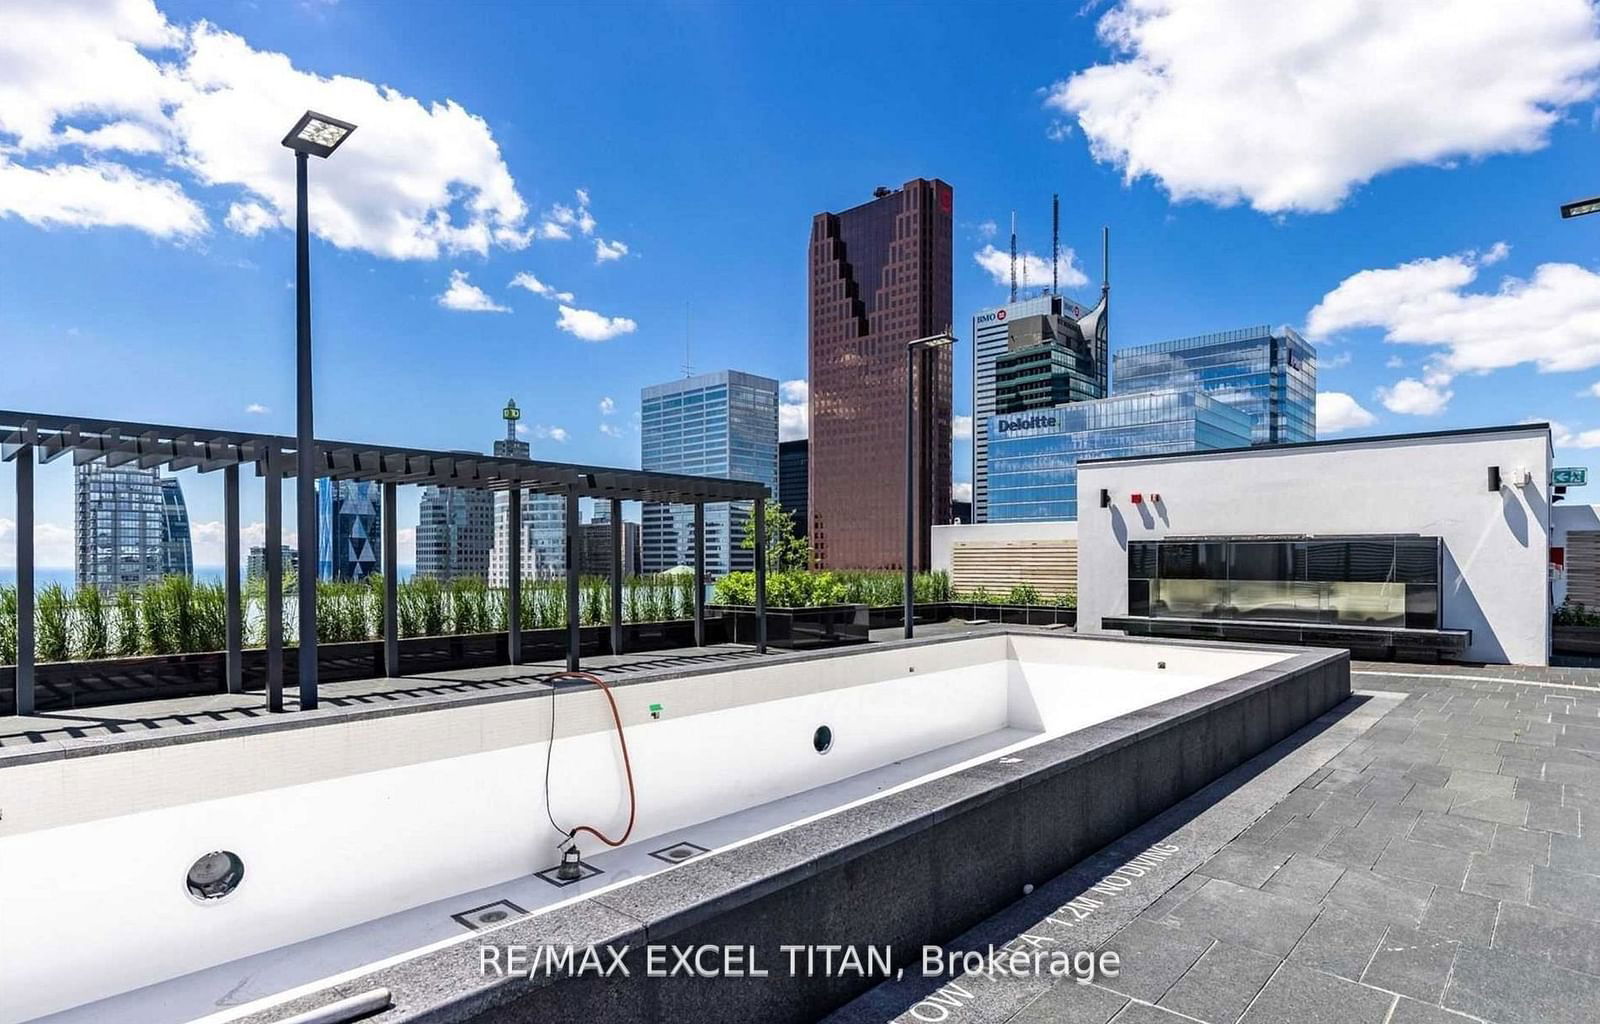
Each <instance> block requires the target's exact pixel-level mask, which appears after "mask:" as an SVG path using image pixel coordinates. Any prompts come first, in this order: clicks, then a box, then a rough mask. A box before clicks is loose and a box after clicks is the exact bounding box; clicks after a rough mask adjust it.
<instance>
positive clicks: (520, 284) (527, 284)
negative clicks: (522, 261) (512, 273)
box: [511, 270, 574, 302]
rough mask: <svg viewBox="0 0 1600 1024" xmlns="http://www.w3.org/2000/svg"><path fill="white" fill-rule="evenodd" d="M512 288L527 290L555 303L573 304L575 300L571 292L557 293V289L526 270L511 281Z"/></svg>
mask: <svg viewBox="0 0 1600 1024" xmlns="http://www.w3.org/2000/svg"><path fill="white" fill-rule="evenodd" d="M511 287H513V288H526V289H527V290H528V291H530V292H532V293H533V294H535V295H543V296H544V297H545V298H547V299H550V300H552V301H554V302H571V301H573V299H574V296H573V294H572V293H571V292H563V291H557V290H556V289H555V288H553V287H551V286H550V285H547V284H545V283H544V282H543V281H541V280H539V279H538V278H537V277H534V276H533V275H532V274H530V273H528V272H527V271H526V270H524V271H523V272H522V273H520V274H518V275H517V276H516V277H513V278H512V279H511Z"/></svg>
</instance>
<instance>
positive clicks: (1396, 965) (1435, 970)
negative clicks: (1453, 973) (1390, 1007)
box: [1361, 925, 1458, 1003]
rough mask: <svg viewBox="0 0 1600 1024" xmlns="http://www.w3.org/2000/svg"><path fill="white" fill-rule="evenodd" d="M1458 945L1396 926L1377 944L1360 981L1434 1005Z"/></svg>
mask: <svg viewBox="0 0 1600 1024" xmlns="http://www.w3.org/2000/svg"><path fill="white" fill-rule="evenodd" d="M1457 946H1458V943H1456V942H1454V941H1452V940H1450V939H1447V938H1444V937H1443V936H1440V935H1434V934H1432V933H1429V932H1421V931H1418V930H1416V929H1415V928H1406V927H1404V926H1401V925H1395V926H1393V927H1392V928H1390V929H1389V931H1388V933H1387V934H1385V935H1384V937H1383V941H1382V942H1380V943H1378V951H1377V952H1376V953H1374V954H1373V955H1372V962H1371V963H1370V964H1368V965H1367V970H1366V973H1365V974H1363V975H1362V976H1361V981H1362V982H1363V983H1365V984H1368V985H1373V986H1376V987H1378V988H1381V989H1387V990H1388V991H1390V992H1398V993H1400V994H1401V995H1406V996H1411V997H1412V998H1413V999H1420V1000H1422V1001H1423V1002H1427V1003H1437V1002H1438V1001H1439V997H1440V996H1441V995H1443V994H1444V986H1445V982H1446V981H1448V980H1449V978H1450V965H1451V964H1452V963H1453V962H1454V961H1455V957H1456V948H1457Z"/></svg>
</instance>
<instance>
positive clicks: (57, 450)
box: [0, 410, 767, 715]
mask: <svg viewBox="0 0 1600 1024" xmlns="http://www.w3.org/2000/svg"><path fill="white" fill-rule="evenodd" d="M67 454H71V456H72V461H73V464H74V465H75V466H81V465H86V464H88V463H93V462H100V463H104V464H105V465H108V466H122V465H127V464H129V463H136V464H137V465H138V466H139V468H141V469H153V468H163V469H167V470H171V471H177V470H182V469H196V470H199V471H200V472H202V473H207V472H214V471H216V470H221V471H222V474H223V519H224V523H223V526H224V534H225V537H226V540H225V562H226V570H225V576H226V580H225V587H226V592H227V644H226V656H227V688H228V692H230V693H243V692H244V682H243V673H242V662H241V655H240V649H241V646H242V637H243V619H242V612H243V609H242V602H241V595H240V581H239V577H240V568H241V563H240V557H239V525H240V521H239V467H241V466H247V465H248V466H252V467H254V470H255V473H256V475H257V476H259V477H261V478H262V479H263V480H264V481H265V484H266V501H265V506H266V508H265V518H266V539H265V543H266V586H267V598H266V609H265V611H266V617H267V618H266V627H267V630H266V632H267V682H266V694H267V706H268V708H269V709H270V710H273V711H281V710H283V628H282V626H283V622H282V619H283V557H282V551H283V547H282V538H283V500H282V487H283V481H284V479H286V478H291V477H294V476H295V464H296V457H297V455H298V452H297V451H296V445H295V439H294V438H292V437H285V436H281V435H276V434H251V433H245V432H242V431H236V430H210V429H206V428H204V427H174V426H162V425H158V424H151V423H131V422H127V421H117V420H103V419H93V418H88V417H74V416H55V415H47V414H44V413H31V412H13V411H9V410H0V461H7V462H15V463H16V484H17V538H16V544H17V671H16V703H17V713H18V714H19V715H28V714H32V713H33V711H34V692H33V691H34V621H33V619H34V585H33V584H34V581H33V561H34V558H33V555H34V552H33V529H34V500H33V499H34V494H33V470H34V463H35V460H36V459H37V461H38V462H40V463H47V462H52V461H54V460H56V459H58V458H61V457H62V456H64V455H67ZM312 456H313V463H314V465H315V466H316V469H317V475H318V476H326V477H330V478H332V479H336V480H356V481H371V482H376V483H380V484H382V485H383V507H384V508H385V509H386V512H385V514H384V516H383V543H382V548H383V584H384V593H383V645H384V657H383V663H384V668H385V672H386V673H387V674H388V675H389V676H398V675H399V666H400V651H399V630H398V628H397V613H396V589H395V588H396V584H397V581H398V575H399V574H398V569H399V566H398V561H397V553H398V551H397V545H396V539H395V538H396V533H395V519H396V516H395V515H394V514H393V512H392V510H393V509H394V508H395V501H396V489H397V488H398V486H399V485H400V484H419V485H428V484H433V485H437V486H439V487H457V488H469V489H474V490H490V491H505V492H507V494H508V501H507V504H508V506H509V507H508V509H507V527H508V530H509V541H510V547H511V551H510V557H509V558H508V560H507V561H508V563H509V565H508V568H509V584H510V585H509V588H508V589H509V591H510V593H509V600H508V602H507V605H508V607H509V609H510V610H509V613H508V615H507V623H506V628H507V650H508V653H509V660H510V662H511V664H513V665H516V664H520V663H521V662H522V622H521V617H520V607H521V593H522V494H523V492H524V491H534V492H538V493H544V494H561V495H564V496H565V497H566V544H567V572H566V591H567V594H566V596H567V629H568V638H567V667H568V668H569V669H576V668H577V667H578V650H579V609H578V598H579V590H578V544H577V536H578V499H579V498H583V497H588V498H591V499H595V500H606V501H609V502H610V503H611V524H612V526H611V644H612V647H611V649H612V650H613V651H621V650H622V533H623V528H622V502H624V501H659V502H667V503H673V504H688V505H693V506H694V552H695V556H694V574H695V588H694V636H695V644H696V645H697V646H700V645H703V644H704V642H705V583H706V579H705V576H706V565H705V506H706V503H707V502H722V501H753V502H754V503H755V504H754V508H755V532H756V551H757V552H762V551H765V549H766V543H765V542H766V522H765V515H764V513H765V505H766V502H765V499H766V497H767V488H766V487H765V486H764V485H762V484H758V483H752V482H748V481H743V480H724V479H719V478H716V477H700V476H684V475H680V474H674V473H649V472H643V471H640V470H631V469H615V468H609V467H604V466H583V465H577V464H574V463H566V462H545V461H542V460H539V459H519V458H510V457H504V456H498V455H480V454H477V453H473V452H444V451H430V450H427V449H420V448H404V447H396V446H392V445H381V444H362V443H358V442H351V441H322V440H319V441H317V442H316V446H315V450H314V451H313V453H312ZM316 547H317V544H316V538H314V537H312V538H305V537H302V538H300V540H299V548H300V570H301V571H302V572H305V571H312V572H314V571H315V556H316ZM308 555H309V557H308ZM755 575H756V649H757V650H758V651H760V652H762V653H765V651H766V640H767V628H766V627H767V624H766V559H765V558H761V557H757V558H756V559H755ZM312 664H315V662H314V660H313V662H312ZM299 687H300V694H301V705H302V707H314V706H315V705H316V697H317V680H316V677H315V672H314V671H313V673H312V677H311V678H310V679H307V678H305V673H303V672H302V673H301V677H300V679H299Z"/></svg>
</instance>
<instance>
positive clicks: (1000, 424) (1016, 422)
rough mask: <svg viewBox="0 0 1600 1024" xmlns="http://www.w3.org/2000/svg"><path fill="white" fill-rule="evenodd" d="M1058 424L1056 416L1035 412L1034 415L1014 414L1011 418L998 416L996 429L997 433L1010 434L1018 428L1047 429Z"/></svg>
mask: <svg viewBox="0 0 1600 1024" xmlns="http://www.w3.org/2000/svg"><path fill="white" fill-rule="evenodd" d="M1055 426H1056V418H1055V417H1054V416H1049V415H1046V414H1044V413H1034V414H1033V415H1032V416H1012V417H1010V418H1000V417H997V418H996V419H995V421H994V429H995V433H997V434H1009V433H1011V432H1013V431H1016V430H1045V429H1053V428H1054V427H1055Z"/></svg>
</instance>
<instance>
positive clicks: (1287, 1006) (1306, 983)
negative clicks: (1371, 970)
mask: <svg viewBox="0 0 1600 1024" xmlns="http://www.w3.org/2000/svg"><path fill="white" fill-rule="evenodd" d="M1394 1001H1395V997H1394V996H1392V995H1390V994H1388V993H1387V992H1379V991H1378V990H1377V989H1372V988H1368V987H1366V986H1365V985H1358V984H1356V983H1355V982H1353V981H1346V980H1344V979H1343V978H1336V977H1334V976H1333V975H1331V974H1322V973H1321V972H1318V971H1313V970H1309V969H1307V968H1304V967H1299V966H1296V965H1295V964H1293V963H1286V964H1284V965H1283V967H1281V968H1280V969H1279V970H1278V973H1276V974H1274V975H1273V976H1272V980H1271V981H1269V982H1267V984H1266V987H1265V988H1263V989H1262V990H1261V994H1260V995H1258V996H1257V997H1256V1001H1255V1002H1254V1003H1253V1004H1251V1006H1250V1009H1249V1011H1248V1012H1247V1013H1245V1015H1244V1017H1243V1018H1242V1024H1383V1021H1384V1020H1385V1019H1386V1018H1387V1017H1388V1015H1389V1009H1390V1007H1392V1006H1393V1005H1394Z"/></svg>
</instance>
